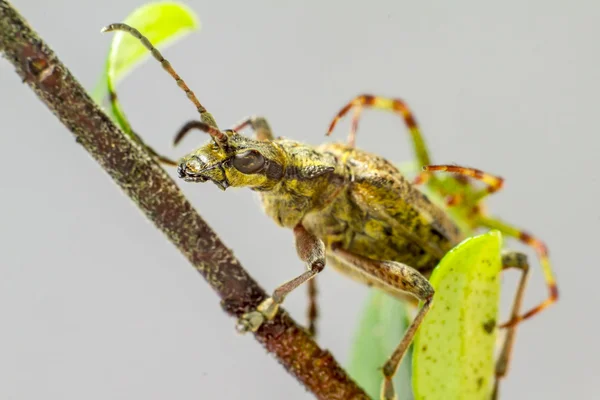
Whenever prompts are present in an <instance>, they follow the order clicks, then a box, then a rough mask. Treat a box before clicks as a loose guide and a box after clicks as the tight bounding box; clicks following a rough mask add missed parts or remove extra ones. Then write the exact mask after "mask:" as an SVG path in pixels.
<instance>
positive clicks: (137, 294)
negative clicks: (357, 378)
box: [0, 0, 600, 400]
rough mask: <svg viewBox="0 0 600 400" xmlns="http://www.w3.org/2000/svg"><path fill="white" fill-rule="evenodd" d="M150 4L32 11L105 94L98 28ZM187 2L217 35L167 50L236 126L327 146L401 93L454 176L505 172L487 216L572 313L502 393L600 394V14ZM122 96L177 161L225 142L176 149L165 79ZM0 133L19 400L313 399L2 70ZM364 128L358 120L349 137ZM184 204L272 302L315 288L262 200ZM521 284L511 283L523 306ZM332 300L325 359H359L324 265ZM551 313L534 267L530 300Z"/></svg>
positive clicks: (591, 10)
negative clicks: (521, 236)
mask: <svg viewBox="0 0 600 400" xmlns="http://www.w3.org/2000/svg"><path fill="white" fill-rule="evenodd" d="M143 3H144V1H143V0H103V1H101V2H97V1H96V2H92V1H77V0H54V1H52V2H40V1H34V0H14V5H15V6H16V7H17V8H18V9H19V11H20V12H21V13H22V14H23V15H24V16H25V17H26V18H27V19H28V20H29V22H30V23H31V25H32V26H33V27H34V29H36V30H37V31H38V32H39V33H40V34H41V35H42V37H43V38H44V39H46V40H47V41H48V43H49V44H50V45H51V46H52V47H53V49H54V50H55V51H56V52H57V53H58V55H59V57H61V59H62V60H63V61H64V62H65V63H66V64H67V65H68V66H69V67H70V68H71V69H72V71H73V73H74V74H75V75H76V76H77V77H78V78H79V79H80V80H81V82H82V83H83V84H84V85H85V86H86V87H88V88H90V89H91V88H92V87H93V86H94V85H95V83H96V81H97V79H98V77H99V76H100V73H101V70H102V67H103V65H104V60H105V57H106V53H107V50H108V46H109V43H110V40H111V36H110V35H101V34H100V28H101V27H102V26H104V25H106V24H108V23H111V22H118V21H121V20H122V19H123V18H125V16H126V15H128V14H129V13H130V12H131V11H132V10H133V9H134V8H135V7H137V6H140V5H142V4H143ZM186 3H187V4H188V5H189V6H190V7H192V8H193V9H194V10H195V11H196V12H197V13H198V14H199V16H200V19H201V22H202V25H203V27H202V29H201V31H200V32H195V33H193V34H192V35H190V36H188V37H186V38H185V39H184V40H183V41H180V42H178V43H177V44H176V45H174V46H172V47H169V48H168V49H167V50H166V51H165V55H166V56H167V58H169V59H170V61H171V62H172V64H173V65H174V66H175V68H176V69H177V70H178V72H179V73H180V74H181V75H182V76H183V77H184V79H186V80H187V83H188V84H189V86H190V87H192V88H193V90H195V91H196V93H197V94H198V96H199V97H200V100H201V101H202V102H203V104H204V105H205V106H206V107H207V108H208V109H209V110H210V111H211V112H212V113H213V114H214V116H215V117H216V118H217V120H218V121H219V124H220V125H221V126H228V125H231V124H233V123H235V122H237V121H238V120H239V119H240V118H241V117H243V116H246V115H248V114H259V115H264V116H267V117H268V118H269V120H270V122H271V125H272V127H273V129H274V131H275V133H276V135H283V136H288V137H291V138H295V139H298V140H301V141H305V142H308V143H312V144H318V143H321V142H322V141H324V140H325V138H324V137H323V134H324V133H325V131H326V129H327V126H328V124H329V122H330V120H331V118H332V117H333V115H334V114H335V112H336V111H337V110H338V109H339V108H340V107H341V106H342V105H343V104H344V103H345V102H347V101H348V100H350V99H351V98H352V97H353V96H354V95H356V94H358V93H362V92H368V93H376V94H382V95H388V96H398V97H402V98H404V99H405V100H406V101H407V102H408V104H409V105H410V106H411V107H412V109H413V110H414V112H415V114H416V117H417V119H418V121H419V122H420V124H421V126H422V129H423V132H424V134H425V137H426V139H427V142H428V144H429V147H430V149H431V152H432V155H433V159H434V161H435V162H437V163H457V164H461V165H469V166H474V167H478V168H481V169H483V170H486V171H489V172H492V173H496V174H499V175H501V176H503V177H505V178H506V185H505V189H504V190H503V191H502V192H501V193H498V194H496V195H494V196H493V197H492V198H491V199H490V201H489V206H490V210H491V212H492V213H494V214H497V215H499V216H501V217H503V218H504V219H506V220H508V221H511V222H514V223H515V224H517V225H519V226H522V227H525V228H527V229H528V230H529V231H531V232H533V233H535V234H537V235H538V236H539V237H540V238H542V239H543V240H545V241H546V243H547V244H548V246H549V248H550V253H551V257H552V261H553V263H554V266H555V269H556V272H557V275H558V282H559V288H560V291H561V296H562V297H561V300H560V302H559V304H558V305H556V306H554V307H552V308H551V309H549V310H548V311H546V312H544V313H542V314H541V315H539V316H538V317H536V318H534V319H533V320H531V321H530V322H528V323H526V324H524V325H523V326H522V329H520V331H519V333H518V341H517V345H516V351H515V357H514V363H513V366H512V371H511V373H510V375H509V377H508V379H507V380H506V381H505V382H504V384H503V387H502V395H503V396H502V398H505V399H538V398H539V399H565V398H578V399H589V398H595V397H597V393H598V389H599V388H600V382H598V379H595V378H594V377H596V376H598V374H600V364H599V363H598V359H599V357H600V348H599V347H598V341H597V335H598V326H599V325H598V322H597V313H598V312H597V309H596V306H597V304H598V303H599V300H600V295H599V294H598V290H597V284H598V281H599V278H600V269H599V268H598V267H597V262H598V261H597V259H598V256H597V252H596V251H595V250H596V246H597V245H598V243H597V242H598V240H597V239H598V236H599V235H598V231H597V228H596V227H597V224H598V223H599V221H600V211H598V195H599V182H598V177H597V175H596V174H595V173H594V172H595V169H596V167H594V165H593V161H595V160H594V158H595V157H596V156H597V154H598V150H599V149H600V146H599V141H598V133H599V128H600V123H599V122H598V114H597V112H596V111H594V110H596V109H597V106H598V93H599V92H600V68H599V67H598V66H599V64H598V63H599V57H598V52H599V50H600V49H599V46H598V37H599V35H600V25H598V21H599V18H600V4H599V3H598V2H595V1H584V0H581V1H577V2H570V3H569V4H568V5H567V4H566V3H565V2H562V1H558V0H555V1H528V2H521V1H516V0H511V1H503V2H495V3H494V4H491V3H487V4H483V3H482V2H478V1H474V0H473V1H455V2H451V3H449V2H433V3H428V4H421V3H416V2H408V1H374V2H348V1H328V2H321V1H304V2H281V1H266V0H265V1H259V0H256V1H252V2H242V1H238V2H231V1H223V0H222V1H218V2H217V1H203V0H193V1H188V2H186ZM119 94H120V99H121V101H122V104H123V106H124V108H125V111H126V113H127V115H128V117H129V119H130V121H131V123H132V124H133V126H134V128H135V129H136V130H137V131H138V132H139V133H140V134H141V135H142V136H143V137H144V138H145V139H146V140H147V141H148V142H149V143H150V144H151V145H152V146H153V147H154V148H156V149H158V150H160V151H161V152H163V153H166V154H167V155H170V156H172V157H178V156H180V155H182V154H184V153H186V152H188V151H190V150H191V149H192V148H193V147H194V146H195V145H197V144H200V143H203V142H204V141H205V140H206V138H205V137H204V136H202V135H197V136H193V137H194V139H187V140H186V141H185V142H184V144H183V146H182V148H178V149H176V150H175V149H171V147H170V142H171V138H172V135H173V134H174V132H175V131H176V130H177V129H178V128H179V127H180V126H181V125H182V124H183V123H184V122H185V121H187V120H189V119H192V118H195V117H196V112H195V109H194V108H193V107H192V106H191V105H190V104H189V103H188V101H187V99H186V97H185V96H184V95H183V94H182V93H181V92H180V91H179V89H178V88H177V87H176V86H175V85H174V83H173V82H172V80H171V79H170V78H169V77H168V76H167V75H166V74H165V73H164V71H163V70H162V69H161V68H160V66H159V65H157V64H156V63H154V62H147V63H145V64H144V65H143V66H142V67H140V68H138V69H136V70H135V72H134V73H133V74H131V75H130V76H129V77H128V78H127V79H126V80H125V81H124V82H123V83H122V84H121V85H120V86H119ZM363 115H364V119H363V122H362V123H361V127H360V132H359V136H358V145H359V146H361V147H363V148H365V149H367V150H370V151H374V152H378V153H380V154H382V155H384V156H386V157H388V158H389V159H391V160H393V161H397V162H403V161H407V160H411V159H412V158H413V155H412V154H411V151H410V146H409V141H408V136H407V133H406V129H405V128H404V126H403V124H402V121H401V120H400V119H399V118H398V117H396V116H394V115H391V114H387V113H382V112H377V111H371V112H365V113H364V114H363ZM0 118H1V121H2V132H3V133H2V135H0V148H1V149H2V150H3V151H2V161H1V163H2V168H1V169H0V180H1V181H2V184H1V186H0V191H1V194H2V196H1V197H0V205H1V206H0V221H1V222H0V227H1V228H0V249H1V252H0V318H1V320H2V324H1V328H0V398H1V399H38V398H42V397H43V398H45V399H65V400H66V399H82V398H85V399H89V400H92V399H128V400H129V399H142V398H143V399H166V398H176V399H180V400H184V399H198V398H224V399H242V398H243V399H254V398H257V399H258V398H265V399H280V398H286V399H307V398H311V396H310V395H309V394H308V393H306V392H305V390H304V389H303V388H302V387H301V386H300V385H299V384H298V383H296V381H295V380H294V379H293V378H291V377H290V376H289V375H288V374H287V373H286V372H284V370H283V369H282V368H281V367H280V366H279V365H278V363H277V362H276V361H275V360H274V359H273V358H272V357H271V356H269V355H268V354H266V353H265V351H264V350H263V348H262V347H260V346H259V345H258V344H257V343H256V342H255V341H254V340H253V339H252V337H250V336H247V337H241V336H239V335H238V334H236V332H235V330H234V323H235V321H234V320H233V319H232V318H230V317H228V316H227V315H225V314H224V313H223V312H222V311H221V308H220V307H219V300H218V298H217V296H216V295H215V294H214V293H213V292H212V291H211V290H210V288H209V286H208V285H207V284H206V283H205V282H204V280H203V279H202V278H201V277H200V276H199V275H198V274H197V273H196V271H195V270H194V269H193V268H192V267H190V265H189V264H188V263H187V262H186V260H184V258H183V257H182V256H181V255H180V254H179V253H178V251H177V250H176V249H175V248H174V247H173V246H172V245H171V244H170V243H169V242H168V241H167V240H165V238H164V237H163V235H162V234H161V233H160V232H159V231H157V230H156V229H154V228H153V227H152V225H151V224H150V223H149V222H148V221H147V220H146V219H145V218H144V217H143V216H142V215H141V213H140V212H139V211H137V209H136V207H135V206H134V205H133V204H132V203H131V202H130V201H129V200H128V199H127V198H126V197H125V196H124V195H123V194H122V193H121V191H120V190H119V189H118V188H117V187H116V186H115V185H114V184H113V182H112V181H111V180H110V179H109V178H108V176H107V175H106V174H105V173H104V172H103V171H102V170H101V169H100V168H99V167H98V165H96V163H95V162H93V160H92V159H91V158H90V157H89V156H88V155H87V154H86V153H85V152H84V151H82V149H81V148H80V146H78V145H77V144H76V143H75V140H74V138H73V136H72V135H71V134H70V133H69V132H68V131H67V130H66V128H65V127H63V126H62V125H61V124H60V123H59V122H58V120H57V119H56V118H55V117H54V116H53V115H52V114H51V113H50V112H49V111H48V110H47V109H46V108H45V107H44V106H43V105H42V104H41V103H40V101H39V100H38V99H37V98H36V97H35V95H34V94H33V92H32V91H31V90H29V89H28V88H27V87H26V86H24V85H23V84H22V83H21V81H20V79H19V77H18V76H17V75H16V74H15V73H14V71H13V67H12V65H10V64H9V63H7V62H6V61H5V60H0ZM347 129H348V121H347V120H346V121H345V122H344V123H343V124H341V125H340V126H339V127H338V130H337V131H336V133H335V135H336V139H342V138H345V135H346V133H347ZM328 140H329V139H328ZM331 140H334V139H331ZM170 173H171V175H172V176H175V175H174V171H170ZM182 189H183V190H184V192H185V193H186V194H187V196H188V197H189V198H190V199H191V201H192V202H193V203H194V205H195V206H196V207H197V209H198V210H199V211H200V213H201V214H202V215H203V216H204V217H205V218H206V219H207V220H208V221H209V222H210V224H211V225H212V227H213V228H214V229H215V230H216V231H217V232H218V233H219V234H220V235H221V237H222V238H223V240H224V241H225V242H226V244H227V245H228V246H229V247H230V248H232V249H233V250H234V252H235V254H236V255H237V256H238V257H239V259H240V260H241V261H242V263H243V265H244V266H245V267H246V268H247V269H248V270H249V271H250V273H251V274H252V275H253V276H254V277H255V278H256V279H257V280H258V281H259V282H260V283H261V285H263V287H264V288H265V289H267V290H269V291H271V290H272V289H273V288H274V287H275V286H277V285H278V284H280V283H282V282H284V281H285V280H287V279H290V278H291V277H294V276H296V275H297V274H298V272H300V271H302V269H303V265H302V264H301V263H300V261H298V260H297V257H296V254H295V249H294V245H293V239H292V233H291V232H290V231H286V230H283V229H281V228H278V227H277V226H275V224H274V223H272V222H271V221H270V220H269V219H267V217H265V216H264V215H263V214H262V211H261V209H260V207H259V206H258V202H257V200H256V199H255V197H254V195H253V194H252V193H251V192H250V191H248V190H228V191H227V192H222V191H220V190H218V189H217V188H216V187H215V186H214V185H192V184H182ZM257 227H260V228H257ZM514 247H517V248H519V249H522V247H521V246H519V245H515V246H514ZM528 254H530V255H533V254H532V253H531V252H528ZM516 277H517V274H516V273H508V274H506V276H505V279H504V282H505V284H506V290H505V292H504V293H505V296H504V298H503V302H504V304H508V302H509V300H510V297H511V295H512V293H513V291H514V286H515V283H516ZM318 284H319V288H320V292H321V293H320V304H321V313H322V318H321V320H320V336H319V339H318V340H319V343H320V344H321V345H322V346H323V347H325V348H327V349H330V350H331V351H332V352H333V353H334V355H335V356H336V358H337V359H338V360H339V361H340V362H342V363H345V362H346V361H347V360H348V349H349V346H350V343H351V341H352V337H353V331H354V328H355V326H356V323H357V319H358V313H359V311H360V310H361V309H362V305H363V302H364V299H365V297H366V295H367V289H366V288H364V287H362V286H360V285H358V284H356V283H354V282H352V281H350V280H348V279H346V278H344V277H342V276H341V275H338V274H337V273H336V272H335V271H333V270H327V269H326V270H325V271H324V272H323V273H322V274H321V275H319V277H318ZM545 296H546V289H545V286H544V284H543V279H542V274H541V270H540V269H539V267H538V264H537V263H536V262H533V274H532V279H531V285H530V290H529V291H528V292H527V297H526V304H527V306H531V305H533V304H537V303H538V302H539V301H541V300H542V299H543V298H545ZM305 306H306V295H305V291H304V290H298V291H297V292H296V293H293V294H292V295H290V296H289V298H288V299H287V301H286V305H285V307H286V309H287V310H289V311H290V312H291V313H292V315H293V316H294V317H295V318H296V319H297V320H298V321H299V322H301V323H304V314H305Z"/></svg>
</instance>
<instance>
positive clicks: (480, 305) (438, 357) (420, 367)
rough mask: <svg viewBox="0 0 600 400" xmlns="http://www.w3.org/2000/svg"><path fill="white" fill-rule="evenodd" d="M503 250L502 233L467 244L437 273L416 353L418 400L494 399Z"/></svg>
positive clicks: (418, 337)
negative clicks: (433, 295)
mask: <svg viewBox="0 0 600 400" xmlns="http://www.w3.org/2000/svg"><path fill="white" fill-rule="evenodd" d="M501 248H502V237H501V235H500V233H499V232H498V231H491V232H489V233H486V234H483V235H480V236H476V237H472V238H469V239H466V240H465V241H463V242H462V243H461V244H459V245H458V246H456V247H455V248H454V249H452V250H451V251H450V252H449V253H448V254H447V255H446V256H445V257H444V258H443V259H442V261H441V262H440V264H439V265H438V266H437V268H436V269H435V270H434V271H433V273H432V275H431V279H430V281H431V284H432V285H433V287H434V288H435V290H436V293H435V297H434V303H433V307H432V309H431V310H430V312H429V313H428V315H427V316H426V318H425V320H424V321H423V324H422V325H421V327H420V328H419V331H418V333H417V336H416V337H415V341H414V348H413V388H414V393H415V398H416V399H417V400H419V399H427V400H436V399H444V400H454V399H457V400H458V399H460V400H471V399H480V400H483V399H486V400H487V399H489V398H490V392H491V389H492V384H493V377H494V349H495V345H496V333H497V329H496V325H497V316H498V305H499V299H500V272H501V269H502V262H501V256H500V251H501Z"/></svg>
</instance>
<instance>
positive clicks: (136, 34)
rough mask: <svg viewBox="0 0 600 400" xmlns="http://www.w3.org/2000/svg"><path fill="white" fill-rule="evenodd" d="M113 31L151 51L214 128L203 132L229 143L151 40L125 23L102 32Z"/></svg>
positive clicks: (221, 142) (204, 119) (219, 141)
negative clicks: (132, 39) (125, 35)
mask: <svg viewBox="0 0 600 400" xmlns="http://www.w3.org/2000/svg"><path fill="white" fill-rule="evenodd" d="M113 31H123V32H126V33H129V34H130V35H132V36H133V37H135V38H136V39H138V40H139V41H140V42H141V43H142V45H143V46H144V47H145V48H146V49H148V50H149V51H150V53H151V54H152V56H153V57H154V58H155V59H156V60H158V62H160V63H161V65H162V66H163V68H164V69H165V70H166V71H167V72H168V73H169V75H171V76H172V77H173V79H175V82H177V86H179V87H180V88H181V89H183V91H184V92H185V94H186V95H187V97H188V99H190V100H191V102H192V103H194V106H196V109H197V110H198V113H199V114H200V120H201V121H202V122H203V123H204V124H206V125H208V126H209V127H212V128H214V129H202V130H203V131H205V132H206V133H208V134H209V135H210V136H212V138H213V139H214V140H215V142H217V144H223V143H225V142H226V141H227V135H225V134H224V133H223V132H221V131H219V128H218V127H217V122H216V121H215V119H214V117H213V116H212V114H211V113H209V112H208V111H207V110H206V108H204V106H203V105H202V104H201V103H200V101H199V100H198V98H197V97H196V95H195V94H194V92H193V91H192V90H191V89H190V88H189V87H188V85H187V84H186V83H185V81H184V80H183V79H181V77H180V76H179V75H178V74H177V72H175V70H174V69H173V67H172V66H171V63H170V62H169V61H168V60H166V59H165V58H164V57H163V55H162V54H161V53H160V51H158V49H157V48H156V47H154V45H152V43H150V40H148V38H147V37H145V36H144V35H142V34H141V33H140V31H138V30H137V29H135V28H134V27H132V26H129V25H127V24H124V23H115V24H110V25H108V26H105V27H104V28H102V31H101V32H103V33H104V32H113Z"/></svg>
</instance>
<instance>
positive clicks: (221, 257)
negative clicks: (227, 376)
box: [0, 0, 368, 400]
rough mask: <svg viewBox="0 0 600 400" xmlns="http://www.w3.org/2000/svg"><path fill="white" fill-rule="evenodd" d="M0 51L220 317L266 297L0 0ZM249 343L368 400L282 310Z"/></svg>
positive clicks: (307, 380) (312, 385) (336, 395)
mask: <svg viewBox="0 0 600 400" xmlns="http://www.w3.org/2000/svg"><path fill="white" fill-rule="evenodd" d="M0 52H1V53H3V55H4V56H5V57H6V58H7V59H8V60H9V61H10V62H11V63H12V64H13V65H14V66H15V68H16V71H17V73H18V74H19V76H21V78H22V79H23V81H24V82H26V83H27V84H28V85H29V86H30V87H31V88H32V89H33V90H34V92H35V93H36V94H37V95H38V97H39V98H40V99H41V100H42V101H43V102H44V103H45V104H46V105H47V106H48V108H50V110H51V111H52V112H53V113H54V114H55V115H56V116H57V117H58V118H59V119H60V120H61V122H62V123H63V124H64V125H65V126H66V127H67V128H69V130H71V132H73V134H74V135H75V138H76V141H77V142H78V143H80V144H81V145H82V146H83V147H84V148H85V149H86V150H87V151H88V152H89V153H90V154H91V155H92V157H93V158H94V159H96V161H97V162H98V163H99V164H100V165H101V166H102V168H103V169H104V170H105V171H106V172H108V174H109V175H110V176H111V177H112V179H113V180H114V181H115V182H116V183H117V184H118V185H119V186H120V187H121V189H123V191H125V193H127V195H128V196H129V197H130V198H131V199H132V200H133V201H134V202H135V203H136V204H137V206H138V207H139V208H140V209H141V210H142V211H143V212H144V213H145V214H146V216H147V217H148V218H149V219H150V220H151V221H152V222H153V223H154V224H155V225H156V227H157V228H159V229H160V230H162V231H163V232H164V233H165V235H166V236H167V237H168V238H169V240H170V241H171V242H172V243H173V244H174V245H175V246H176V247H177V248H178V249H179V251H181V253H183V255H184V256H185V257H186V258H187V259H188V260H189V261H190V262H191V263H192V265H193V266H194V267H195V268H196V269H197V270H198V272H200V274H202V276H203V277H204V278H205V279H206V280H207V281H208V283H209V284H210V285H211V287H212V288H213V289H214V290H215V291H216V292H217V294H218V295H219V296H220V297H221V304H222V306H223V308H224V309H225V311H226V312H228V313H229V314H231V315H233V316H236V317H239V316H241V315H242V314H243V313H244V312H247V311H249V310H251V309H253V308H255V307H256V306H257V305H258V303H259V302H260V301H261V300H263V299H264V298H265V297H266V294H265V292H264V291H263V290H262V289H261V288H260V287H259V286H258V284H257V283H256V282H255V281H254V280H253V279H252V277H250V275H248V273H247V272H246V271H245V270H244V269H243V268H242V266H241V265H240V263H239V261H238V260H237V259H236V258H235V257H234V256H233V254H232V253H231V251H230V250H229V249H227V248H226V247H225V245H224V244H223V243H222V242H221V240H220V239H219V238H218V237H217V235H216V234H215V233H214V232H213V231H212V230H211V228H210V227H209V226H208V225H207V224H206V222H204V220H203V219H202V218H201V217H200V215H198V213H196V211H195V210H194V209H193V208H192V205H191V204H190V203H189V202H188V201H187V200H186V199H185V197H184V196H183V195H182V193H181V192H180V190H179V188H178V187H177V185H176V184H175V183H174V182H173V181H172V180H171V179H170V178H169V176H168V175H167V174H166V172H165V171H164V170H163V169H162V168H161V167H160V166H159V165H158V164H157V163H156V162H155V161H154V160H153V159H152V158H150V157H149V156H148V154H146V152H145V151H144V150H143V149H142V148H141V147H140V146H139V145H137V144H136V143H133V142H132V141H131V140H129V139H128V138H127V137H126V136H125V135H124V134H123V132H121V130H120V129H119V128H117V127H116V126H115V125H114V124H113V123H112V121H111V120H110V119H109V118H108V117H107V116H106V115H105V114H104V113H103V112H102V110H100V108H99V107H98V106H97V105H96V104H95V103H94V101H93V100H92V99H91V98H90V97H89V96H88V94H87V93H86V91H85V90H84V89H83V87H81V85H80V84H79V83H78V82H77V81H76V79H75V78H74V77H73V75H72V74H71V73H70V72H69V70H68V69H67V68H66V67H65V66H64V65H63V64H62V63H61V62H60V61H59V60H58V58H57V57H56V55H55V54H54V52H52V50H50V48H49V47H48V46H47V45H46V44H45V43H44V42H43V41H42V40H41V39H40V38H39V37H38V36H37V34H36V33H35V32H33V31H32V29H31V28H30V27H29V26H28V24H27V23H26V22H25V21H24V20H23V18H22V17H21V16H20V15H19V14H18V12H17V11H16V10H15V9H14V8H13V7H12V6H11V5H10V3H8V2H7V1H6V0H0ZM232 329H233V326H232ZM255 337H256V339H257V340H258V341H259V342H260V343H261V344H262V345H263V346H264V347H265V348H266V349H267V351H269V352H270V353H272V354H273V355H275V357H276V358H277V359H278V360H279V362H280V363H281V364H282V365H283V366H284V367H285V368H286V369H287V370H288V372H290V373H291V374H292V375H294V376H295V377H296V378H297V379H298V381H300V382H301V383H303V384H304V385H305V386H306V388H307V389H308V390H310V391H311V392H312V393H314V394H315V395H316V396H317V397H318V398H320V399H344V400H345V399H367V398H368V397H367V395H366V394H365V393H364V392H363V391H362V389H360V388H359V387H358V386H357V385H356V384H355V383H354V382H353V381H352V380H351V379H350V378H349V377H348V375H347V374H346V373H345V372H344V370H343V369H342V368H341V367H340V366H339V364H338V363H337V362H336V361H335V359H334V358H333V356H332V355H331V354H330V353H329V352H328V351H325V350H322V349H320V348H319V346H318V345H317V344H316V343H315V342H314V341H313V340H312V339H311V338H310V337H309V336H308V335H307V334H306V333H305V332H304V330H303V329H302V328H300V327H299V326H298V325H296V323H295V322H294V321H293V320H292V319H291V318H290V317H289V316H288V315H287V314H286V313H285V312H280V313H279V314H278V315H277V317H276V318H275V320H274V321H272V322H269V323H266V324H264V325H263V327H261V329H259V330H258V332H256V333H255ZM267 382H268V381H267V380H265V383H267Z"/></svg>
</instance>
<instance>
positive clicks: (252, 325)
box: [237, 224, 325, 333]
mask: <svg viewBox="0 0 600 400" xmlns="http://www.w3.org/2000/svg"><path fill="white" fill-rule="evenodd" d="M294 236H295V239H296V250H297V251H298V256H299V257H300V259H301V260H302V261H304V262H305V263H306V266H307V268H308V270H307V271H306V272H304V273H303V274H301V275H299V276H298V277H296V278H294V279H292V280H290V281H288V282H286V283H284V284H283V285H281V286H279V287H278V288H277V289H275V291H273V294H272V295H271V297H269V298H267V299H265V300H263V301H262V302H261V303H260V304H259V305H258V307H256V310H254V311H251V312H249V313H246V314H244V315H242V317H241V318H240V320H239V321H238V325H237V329H238V331H240V332H242V333H245V332H248V331H252V332H256V331H257V330H258V328H260V326H261V325H262V324H263V323H264V322H266V321H270V320H272V319H273V318H275V315H276V314H277V311H278V310H279V305H280V304H281V303H282V302H283V300H284V299H285V297H286V296H287V295H288V294H289V293H290V292H291V291H292V290H294V289H296V288H297V287H298V286H300V285H302V284H303V283H304V282H306V281H308V280H310V279H311V278H313V277H314V276H315V275H317V274H318V273H319V272H321V271H322V270H323V268H325V245H324V244H323V241H322V240H321V239H319V238H318V237H316V236H315V235H313V234H312V233H310V232H308V231H307V230H306V228H304V226H302V224H298V225H296V227H295V228H294Z"/></svg>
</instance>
